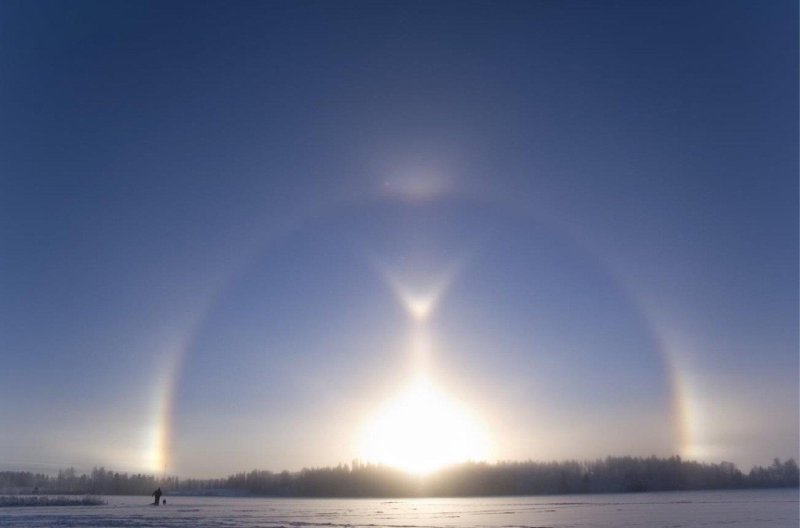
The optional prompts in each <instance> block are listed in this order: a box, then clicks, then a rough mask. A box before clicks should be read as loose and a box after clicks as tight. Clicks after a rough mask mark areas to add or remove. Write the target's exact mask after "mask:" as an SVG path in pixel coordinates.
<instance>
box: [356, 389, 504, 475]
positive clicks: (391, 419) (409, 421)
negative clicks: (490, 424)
mask: <svg viewBox="0 0 800 528" xmlns="http://www.w3.org/2000/svg"><path fill="white" fill-rule="evenodd" d="M361 442H362V446H361V456H362V457H363V458H364V459H365V460H367V461H369V462H375V463H381V464H385V465H388V466H392V467H396V468H398V469H402V470H405V471H409V472H412V473H418V474H425V473H429V472H431V471H434V470H436V469H439V468H441V467H444V466H447V465H450V464H455V463H458V462H463V461H466V460H484V459H486V458H487V456H488V442H487V437H486V434H485V432H484V430H483V428H482V427H481V426H480V424H479V423H478V421H477V420H475V419H474V417H473V416H471V414H470V413H469V412H467V410H466V409H464V408H463V407H462V406H460V405H459V404H458V403H457V402H455V401H453V400H451V399H450V398H448V397H447V396H445V395H444V394H442V393H441V392H440V391H439V390H437V389H436V388H435V387H434V386H432V385H431V384H430V383H429V382H428V381H427V380H425V379H418V380H416V381H414V382H413V383H412V384H411V385H409V386H408V387H407V388H406V390H404V391H403V392H402V393H400V394H399V395H398V396H397V398H395V399H394V400H392V401H391V402H389V404H388V405H387V406H386V407H384V408H383V409H382V410H381V412H379V413H378V414H377V415H376V417H375V418H374V420H373V421H372V422H371V423H370V424H368V426H367V427H366V428H365V429H364V431H363V435H362V439H361Z"/></svg>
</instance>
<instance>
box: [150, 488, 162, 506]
mask: <svg viewBox="0 0 800 528" xmlns="http://www.w3.org/2000/svg"><path fill="white" fill-rule="evenodd" d="M152 495H153V497H155V498H156V501H155V502H154V503H153V504H154V505H156V506H158V504H159V503H160V502H161V495H162V493H161V488H158V489H157V490H155V491H154V492H153V493H152Z"/></svg>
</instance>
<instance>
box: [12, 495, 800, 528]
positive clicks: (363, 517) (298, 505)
mask: <svg viewBox="0 0 800 528" xmlns="http://www.w3.org/2000/svg"><path fill="white" fill-rule="evenodd" d="M165 497H166V499H167V504H166V505H165V506H159V507H155V506H149V505H148V504H147V502H148V498H147V497H107V500H108V504H106V505H104V506H86V507H84V506H72V507H54V506H48V507H11V508H2V509H1V510H0V526H34V527H44V526H48V527H50V526H58V527H75V526H92V527H140V528H143V527H156V526H158V527H162V526H163V527H181V528H188V527H211V526H220V527H233V528H238V527H256V526H258V527H266V528H278V527H286V528H292V527H296V528H301V527H311V528H318V527H331V528H374V527H393V528H545V527H553V528H555V527H593V528H606V527H608V528H612V527H613V528H621V527H626V528H633V527H647V528H667V527H669V528H683V527H713V526H726V527H734V528H777V527H781V528H783V527H786V528H796V527H797V526H798V523H799V521H800V514H799V513H798V506H799V505H800V503H799V502H798V498H800V494H799V493H798V490H796V489H795V490H762V491H715V492H672V493H642V494H625V495H589V496H581V495H570V496H550V497H500V498H472V499H398V500H390V499H348V500H342V499H262V498H219V497H217V498H205V497H177V496H175V497H171V496H169V495H166V496H165Z"/></svg>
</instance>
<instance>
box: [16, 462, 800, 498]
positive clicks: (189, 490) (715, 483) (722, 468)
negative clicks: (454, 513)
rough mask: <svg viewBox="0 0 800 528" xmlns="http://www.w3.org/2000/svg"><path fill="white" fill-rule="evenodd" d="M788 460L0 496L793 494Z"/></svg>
mask: <svg viewBox="0 0 800 528" xmlns="http://www.w3.org/2000/svg"><path fill="white" fill-rule="evenodd" d="M799 483H800V469H798V466H797V463H796V462H795V461H794V459H790V460H787V461H785V462H781V461H780V460H779V459H777V458H776V459H775V460H774V461H773V463H772V464H771V465H770V466H768V467H761V466H756V467H754V468H753V469H751V470H750V472H749V473H743V472H742V471H740V470H739V469H738V468H737V467H736V466H735V465H734V464H732V463H730V462H722V463H720V464H708V463H701V462H693V461H685V460H682V459H681V458H680V457H677V456H675V457H670V458H657V457H649V458H638V457H608V458H606V459H602V460H594V461H585V462H578V461H566V462H533V461H527V462H498V463H496V464H487V463H472V462H470V463H464V464H459V465H456V466H452V467H449V468H446V469H443V470H440V471H438V472H436V473H433V474H431V475H428V476H426V477H424V478H423V477H418V476H414V475H409V474H408V473H405V472H402V471H400V470H397V469H393V468H390V467H386V466H381V465H372V464H358V463H354V464H353V466H348V465H346V464H343V465H339V466H337V467H333V468H332V467H327V468H314V469H303V470H302V471H299V472H296V473H289V472H288V471H283V472H281V473H273V472H271V471H259V470H253V471H250V472H249V473H237V474H235V475H231V476H229V477H227V478H217V479H180V480H179V479H178V478H177V477H167V478H161V479H157V478H156V477H154V476H152V475H143V474H133V475H129V474H127V473H118V472H113V471H109V470H106V469H104V468H95V469H93V470H92V472H91V474H88V475H87V474H82V475H78V474H77V472H76V471H75V470H74V469H71V468H70V469H66V470H61V471H59V472H58V474H57V475H55V476H51V475H45V474H41V473H29V472H17V471H6V472H0V492H3V493H32V492H37V493H42V494H52V493H59V494H70V493H72V494H79V493H80V494H86V493H91V494H100V495H149V494H150V493H152V491H153V490H154V489H155V488H156V487H159V486H160V487H161V488H162V489H164V490H166V491H167V492H168V494H169V493H182V494H189V495H206V494H208V495H224V494H249V495H257V496H266V497H418V496H428V497H455V496H490V495H548V494H571V493H622V492H644V491H675V490H711V489H744V488H783V487H798V484H799Z"/></svg>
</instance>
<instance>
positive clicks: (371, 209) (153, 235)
mask: <svg viewBox="0 0 800 528" xmlns="http://www.w3.org/2000/svg"><path fill="white" fill-rule="evenodd" d="M797 15H798V13H797V5H796V3H793V2H783V1H778V2H769V3H762V2H712V1H708V2H700V3H697V2H648V3H639V2H602V3H599V2H522V3H514V2H507V3H488V2H436V3H429V2H402V3H401V2H397V3H387V2H380V3H378V2H376V3H355V2H337V3H329V2H264V3H257V2H241V3H234V4H225V5H223V4H220V3H208V2H204V3H198V2H190V3H180V2H172V3H169V4H163V3H158V2H136V3H121V2H113V3H109V2H68V3H67V2H4V3H3V4H2V5H0V78H2V81H0V122H2V126H0V134H2V141H0V149H1V152H2V154H1V155H0V240H2V251H0V270H1V273H0V325H2V326H0V351H1V352H0V353H1V354H2V362H3V368H2V369H0V464H2V465H3V466H5V467H25V468H45V469H50V468H57V467H63V466H66V465H75V466H77V467H80V468H90V467H91V466H92V465H95V464H97V465H100V464H105V465H106V466H111V467H115V468H121V469H128V470H139V469H147V470H155V469H159V468H160V466H161V464H162V463H164V464H167V465H168V466H169V469H170V470H171V471H175V472H178V473H180V474H183V475H217V474H225V473H227V472H230V471H235V470H244V469H251V468H253V467H259V468H265V469H274V470H280V469H283V468H287V469H299V468H300V467H303V466H310V465H325V464H336V463H338V462H340V461H345V462H347V461H350V460H351V459H352V458H355V457H358V456H359V451H358V448H357V446H356V445H355V444H354V441H353V439H352V436H353V434H354V433H353V432H354V431H356V430H358V429H359V428H360V427H361V424H362V422H363V421H364V420H366V419H367V417H368V416H370V415H371V414H372V413H374V412H375V408H376V406H377V407H379V405H378V404H379V402H381V401H383V400H385V399H387V398H390V397H391V395H392V394H395V393H396V392H397V391H400V390H402V386H403V384H404V381H405V380H406V379H407V377H408V376H410V375H412V374H413V372H414V369H415V368H416V367H415V366H414V362H413V361H412V360H411V359H410V354H409V347H410V346H411V345H410V344H409V343H410V341H409V339H410V336H411V335H413V333H414V328H415V322H414V321H413V320H412V318H410V317H409V313H408V312H407V311H406V309H405V308H404V306H403V303H402V302H401V301H400V300H399V299H398V298H397V295H395V294H396V293H397V292H396V291H393V289H392V288H393V286H392V284H394V285H395V286H397V285H398V284H400V286H401V287H402V288H407V289H408V290H409V291H413V292H414V293H415V294H420V295H422V294H425V293H430V292H431V291H433V290H435V289H436V288H437V285H439V284H440V283H441V284H444V283H446V288H445V287H443V288H442V289H443V293H442V294H441V296H440V299H439V302H438V303H437V304H436V306H435V309H434V310H433V311H432V313H431V315H430V317H429V319H428V320H426V322H425V330H426V332H427V334H428V335H429V337H430V338H431V339H432V340H433V346H432V350H431V352H430V357H429V363H430V365H429V366H430V369H431V370H430V375H431V376H432V378H433V379H434V380H435V383H436V384H437V386H439V387H440V388H441V390H442V391H443V392H445V393H447V394H449V395H451V396H452V398H454V399H457V400H458V401H461V402H462V403H464V405H465V406H467V407H468V408H470V409H471V410H472V412H473V414H474V415H475V416H477V417H479V419H480V421H481V422H482V423H484V427H485V429H486V430H488V431H489V433H490V434H489V436H490V437H491V451H490V454H489V455H487V456H488V457H489V458H490V459H527V458H534V459H551V458H584V457H595V456H604V455H606V454H641V455H647V454H651V453H655V454H659V455H666V454H672V453H680V454H683V455H684V456H690V457H695V458H701V459H706V460H712V461H719V460H731V461H734V462H736V463H739V464H741V465H743V466H745V467H747V466H749V465H750V464H753V463H768V462H769V461H770V460H771V459H772V457H774V456H780V457H783V458H785V457H789V456H797V452H798V418H797V416H798V403H797V402H798V322H797V321H798V273H797V271H798V205H797V200H798V178H797V160H798V147H797V145H798V130H797V115H798V106H797V91H798V84H797V79H798V69H797V64H798V51H797V49H798V46H797V41H798V29H797V20H798V16H797ZM445 279H446V280H445ZM392 281H394V283H393V282H392ZM154 436H155V437H161V438H162V440H160V441H155V440H153V438H154ZM163 438H167V440H164V439H163ZM154 451H158V452H159V454H158V456H155V455H154V454H153V452H154ZM212 453H213V456H211V454H212Z"/></svg>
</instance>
